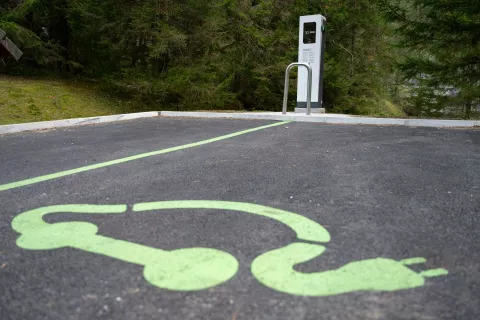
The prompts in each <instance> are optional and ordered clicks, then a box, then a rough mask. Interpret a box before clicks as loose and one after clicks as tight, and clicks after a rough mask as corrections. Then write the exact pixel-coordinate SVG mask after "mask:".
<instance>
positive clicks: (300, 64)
mask: <svg viewBox="0 0 480 320" xmlns="http://www.w3.org/2000/svg"><path fill="white" fill-rule="evenodd" d="M293 67H305V68H307V70H308V80H307V116H309V115H310V113H311V111H312V67H311V66H310V64H308V63H303V62H294V63H291V64H290V65H289V66H288V67H287V70H286V71H285V88H284V95H283V109H282V114H287V103H288V87H289V84H290V70H292V68H293Z"/></svg>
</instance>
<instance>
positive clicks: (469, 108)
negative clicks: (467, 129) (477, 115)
mask: <svg viewBox="0 0 480 320" xmlns="http://www.w3.org/2000/svg"><path fill="white" fill-rule="evenodd" d="M471 116H472V101H471V100H469V101H467V103H466V104H465V118H466V119H470V117H471Z"/></svg>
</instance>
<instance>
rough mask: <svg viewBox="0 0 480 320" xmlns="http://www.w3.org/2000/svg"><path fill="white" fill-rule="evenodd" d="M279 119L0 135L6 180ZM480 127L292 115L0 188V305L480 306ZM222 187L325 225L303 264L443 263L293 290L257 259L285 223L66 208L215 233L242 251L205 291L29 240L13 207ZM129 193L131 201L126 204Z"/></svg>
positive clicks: (207, 237)
mask: <svg viewBox="0 0 480 320" xmlns="http://www.w3.org/2000/svg"><path fill="white" fill-rule="evenodd" d="M270 123H274V122H270V121H245V120H225V119H216V120H206V119H176V118H156V119H144V120H135V121H128V122H120V123H115V124H103V125H94V126H84V127H75V128H70V129H62V130H56V131H49V132H29V133H21V134H14V135H5V136H0V184H6V183H10V182H14V181H18V180H23V179H27V178H32V177H36V176H41V175H45V174H50V173H54V172H59V171H63V170H68V169H73V168H78V167H81V166H85V165H90V164H94V163H100V162H104V161H109V160H114V159H119V158H123V157H127V156H131V155H136V154H139V153H144V152H149V151H154V150H159V149H164V148H169V147H175V146H179V145H183V144H187V143H192V142H196V141H201V140H205V139H209V138H214V137H218V136H221V135H225V134H229V133H232V132H236V131H241V130H245V129H249V128H254V127H258V126H262V125H266V124H270ZM479 167H480V130H466V129H465V130H464V129H435V128H407V127H376V126H349V125H321V124H314V123H288V124H283V125H280V126H276V127H271V128H268V129H264V130H260V131H256V132H251V133H248V134H245V135H240V136H237V137H233V138H231V139H227V140H222V141H218V142H214V143H211V144H207V145H203V146H199V147H195V148H189V149H185V150H181V151H176V152H172V153H167V154H162V155H158V156H152V157H149V158H144V159H140V160H135V161H131V162H127V163H123V164H118V165H114V166H110V167H106V168H100V169H97V170H92V171H88V172H84V173H79V174H75V175H71V176H67V177H63V178H59V179H54V180H50V181H45V182H41V183H38V184H33V185H29V186H25V187H21V188H17V189H11V190H6V191H0V319H1V320H13V319H14V320H17V319H18V320H36V319H49V320H50V319H52V320H53V319H59V320H60V319H61V320H66V319H132V320H133V319H179V320H186V319H227V320H240V319H248V320H254V319H272V320H273V319H299V320H303V319H305V320H307V319H308V320H310V319H312V320H314V319H315V320H317V319H332V320H333V319H472V320H473V319H478V318H479V317H480V267H479V266H480V227H479V223H480V216H479V213H480V170H479ZM164 200H224V201H236V202H247V203H254V204H261V205H264V206H269V207H273V208H278V209H283V210H288V211H291V212H295V213H298V214H300V215H302V216H305V217H308V218H310V219H311V220H313V221H316V222H318V223H320V224H321V225H322V226H324V227H325V228H326V229H327V230H328V231H329V233H330V235H331V241H330V242H329V243H328V244H326V247H327V250H326V252H325V253H324V254H323V255H322V256H321V257H319V258H316V259H313V260H311V261H309V262H307V263H304V264H301V265H298V266H297V267H296V270H298V271H302V272H307V273H308V272H318V271H324V270H330V269H336V268H339V267H341V266H343V265H345V264H347V263H349V262H352V261H357V260H365V259H371V258H376V257H385V258H391V259H396V260H401V259H405V258H409V257H424V258H426V259H427V262H426V263H424V264H419V265H415V266H412V269H414V270H416V271H419V272H420V271H422V270H427V269H433V268H445V269H447V270H448V271H449V274H448V275H447V276H442V277H435V278H428V279H426V282H425V285H424V286H422V287H418V288H413V289H407V290H399V291H394V292H384V291H358V292H351V293H346V294H341V295H334V296H327V297H302V296H295V295H290V294H287V293H281V292H278V291H275V290H272V289H270V288H268V287H266V286H264V285H262V284H261V283H259V282H258V281H257V280H256V279H255V277H254V276H253V275H252V273H251V271H250V264H251V262H252V260H253V259H254V258H255V257H257V256H258V255H260V254H262V253H264V252H266V251H269V250H273V249H276V248H279V247H282V246H285V245H287V244H289V243H291V242H295V241H296V235H295V233H294V232H293V231H292V230H291V229H289V228H288V227H286V226H284V225H282V224H280V223H278V222H276V221H274V220H271V219H268V218H265V217H259V216H255V215H248V214H242V213H238V212H235V213H233V212H229V211H227V210H216V211H214V212H213V211H212V210H208V209H201V210H192V209H189V210H164V212H162V214H159V213H158V212H143V213H136V212H131V211H130V210H129V212H128V213H127V214H121V215H114V216H89V215H81V214H73V213H60V214H56V215H54V216H53V215H52V216H49V217H47V218H45V220H46V221H48V222H50V223H55V222H61V221H88V222H91V223H94V224H96V225H97V226H98V227H99V233H100V234H102V235H104V236H108V237H112V238H116V239H122V240H126V241H130V242H135V243H139V244H143V245H147V246H151V247H155V248H162V249H165V250H174V249H178V248H190V247H205V248H216V249H220V250H224V251H226V252H229V253H230V254H232V255H233V256H235V258H236V259H237V261H238V262H239V270H238V272H237V274H236V275H235V277H234V278H232V279H231V280H230V281H228V282H225V283H223V284H221V285H219V286H216V287H213V288H209V289H206V290H202V291H193V292H178V291H169V290H164V289H160V288H158V287H155V286H153V285H151V284H149V283H148V282H147V281H145V279H144V278H143V275H142V272H143V271H142V270H143V268H142V266H139V265H135V264H131V263H127V262H124V261H120V260H117V259H113V258H110V257H107V256H102V255H96V254H93V253H89V252H84V251H81V250H78V249H75V248H62V249H56V250H43V251H31V250H25V249H22V248H20V247H18V246H17V245H16V243H15V241H16V239H17V237H18V236H19V234H18V233H17V232H15V231H14V230H13V229H12V226H11V223H12V219H13V218H14V217H15V216H17V215H18V214H20V213H22V212H25V211H27V210H30V209H35V208H39V207H44V206H50V205H57V204H71V203H74V204H128V205H129V206H131V205H133V204H135V203H140V202H149V201H164ZM130 208H131V207H130Z"/></svg>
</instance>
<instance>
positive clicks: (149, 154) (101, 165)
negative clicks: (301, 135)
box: [0, 121, 291, 191]
mask: <svg viewBox="0 0 480 320" xmlns="http://www.w3.org/2000/svg"><path fill="white" fill-rule="evenodd" d="M289 122H291V121H283V122H277V123H273V124H269V125H265V126H261V127H256V128H252V129H247V130H243V131H239V132H234V133H230V134H227V135H224V136H220V137H216V138H212V139H207V140H203V141H198V142H194V143H189V144H184V145H182V146H178V147H173V148H167V149H161V150H156V151H151V152H147V153H141V154H137V155H134V156H130V157H126V158H121V159H117V160H111V161H106V162H102V163H97V164H93V165H89V166H84V167H80V168H76V169H71V170H66V171H60V172H56V173H51V174H47V175H44V176H39V177H35V178H30V179H25V180H21V181H16V182H11V183H7V184H3V185H0V191H5V190H10V189H15V188H21V187H24V186H28V185H31V184H35V183H39V182H43V181H48V180H53V179H58V178H62V177H65V176H69V175H73V174H76V173H81V172H86V171H90V170H95V169H99V168H105V167H109V166H113V165H116V164H120V163H125V162H129V161H133V160H139V159H143V158H147V157H152V156H157V155H160V154H165V153H170V152H174V151H179V150H184V149H188V148H194V147H199V146H203V145H205V144H209V143H213V142H217V141H221V140H226V139H230V138H233V137H237V136H241V135H244V134H247V133H250V132H255V131H259V130H263V129H268V128H272V127H277V126H281V125H284V124H286V123H289Z"/></svg>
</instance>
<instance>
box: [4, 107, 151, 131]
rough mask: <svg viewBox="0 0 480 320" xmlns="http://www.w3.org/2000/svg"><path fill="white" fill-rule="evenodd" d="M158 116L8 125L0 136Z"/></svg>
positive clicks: (145, 114)
mask: <svg viewBox="0 0 480 320" xmlns="http://www.w3.org/2000/svg"><path fill="white" fill-rule="evenodd" d="M159 114H160V112H157V111H151V112H138V113H127V114H117V115H112V116H101V117H91V118H75V119H65V120H53V121H42V122H29V123H19V124H9V125H3V126H0V134H6V133H15V132H22V131H32V130H42V129H54V128H62V127H73V126H80V125H85V124H96V123H106V122H115V121H124V120H132V119H140V118H150V117H158V116H159Z"/></svg>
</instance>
